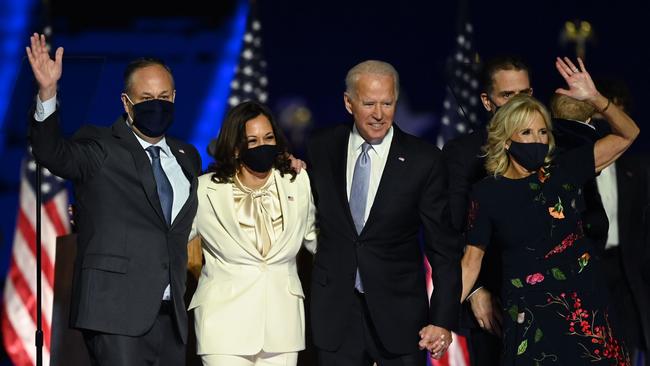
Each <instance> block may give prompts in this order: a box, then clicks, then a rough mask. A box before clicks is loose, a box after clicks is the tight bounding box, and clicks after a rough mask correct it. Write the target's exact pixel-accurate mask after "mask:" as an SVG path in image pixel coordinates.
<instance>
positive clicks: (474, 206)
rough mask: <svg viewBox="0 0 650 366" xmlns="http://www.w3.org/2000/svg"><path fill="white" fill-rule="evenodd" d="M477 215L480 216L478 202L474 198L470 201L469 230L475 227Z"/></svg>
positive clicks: (468, 211)
mask: <svg viewBox="0 0 650 366" xmlns="http://www.w3.org/2000/svg"><path fill="white" fill-rule="evenodd" d="M476 216H478V202H477V201H475V200H472V201H471V202H470V203H469V210H467V230H468V231H469V230H470V229H473V228H474V224H475V223H476Z"/></svg>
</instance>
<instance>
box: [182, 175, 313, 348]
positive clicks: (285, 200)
mask: <svg viewBox="0 0 650 366" xmlns="http://www.w3.org/2000/svg"><path fill="white" fill-rule="evenodd" d="M211 175H212V174H210V173H208V174H204V175H202V176H201V177H199V187H198V192H197V193H198V201H199V207H198V211H197V213H196V217H195V219H194V224H193V226H192V232H191V233H190V239H192V238H193V237H194V236H196V235H200V236H201V246H202V249H203V257H204V258H205V265H204V266H203V269H202V270H201V276H200V278H199V284H198V288H197V289H196V292H195V293H194V296H193V297H192V302H191V303H190V306H189V310H191V309H194V319H195V320H194V327H195V330H196V337H197V346H198V350H197V351H198V352H197V353H198V354H199V355H205V354H232V355H254V354H257V353H259V352H260V351H261V350H264V351H265V352H296V351H299V350H302V349H304V348H305V311H304V306H303V299H304V297H305V295H304V293H303V291H302V285H301V284H300V279H299V278H298V272H297V269H296V254H297V253H298V250H300V247H301V245H305V247H306V248H307V249H308V250H309V251H311V252H312V253H314V252H315V250H316V229H315V223H314V221H315V207H314V202H313V198H312V195H311V187H310V185H309V177H308V175H307V173H306V172H305V171H304V170H303V171H301V172H300V173H299V174H298V175H297V176H296V179H295V180H294V181H293V182H291V181H290V179H291V176H290V175H287V174H285V176H284V177H281V176H280V173H279V172H278V171H276V170H275V169H274V170H273V175H274V176H275V179H276V182H277V187H278V193H279V197H280V204H281V207H282V215H283V220H284V230H283V232H282V234H280V236H279V237H278V238H277V240H276V241H275V243H273V246H272V247H271V249H270V251H269V253H268V255H267V256H266V258H263V257H262V256H261V255H260V253H259V252H258V250H257V247H256V245H255V243H253V242H252V241H251V239H250V238H249V237H248V236H247V235H246V234H245V233H244V232H243V230H242V229H241V227H240V226H239V222H238V220H237V217H236V213H235V208H234V199H233V194H232V186H231V184H230V183H228V184H219V183H215V182H213V181H212V180H211V179H210V177H211Z"/></svg>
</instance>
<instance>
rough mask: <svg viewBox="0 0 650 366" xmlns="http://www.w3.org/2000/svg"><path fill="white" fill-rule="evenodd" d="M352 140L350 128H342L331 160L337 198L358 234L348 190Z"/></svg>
mask: <svg viewBox="0 0 650 366" xmlns="http://www.w3.org/2000/svg"><path fill="white" fill-rule="evenodd" d="M349 140H350V128H341V133H340V135H339V136H337V138H336V139H335V141H334V146H332V147H331V148H330V149H328V150H329V155H330V157H329V159H328V160H329V161H330V162H331V164H332V177H333V179H334V190H335V191H336V192H335V194H336V196H337V199H338V200H339V201H340V203H341V208H342V210H341V212H343V214H344V215H345V217H346V220H347V222H348V224H349V228H350V230H352V232H353V233H354V234H355V235H356V234H357V229H356V228H355V226H354V219H353V218H352V213H351V212H350V203H349V202H348V190H347V179H346V174H347V166H348V165H347V164H348V143H349Z"/></svg>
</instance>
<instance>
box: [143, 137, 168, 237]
mask: <svg viewBox="0 0 650 366" xmlns="http://www.w3.org/2000/svg"><path fill="white" fill-rule="evenodd" d="M160 149H161V148H160V146H153V145H151V146H149V147H148V148H146V149H145V150H147V152H148V153H149V156H151V168H153V176H154V178H155V179H156V188H157V190H158V198H159V199H160V206H161V207H162V210H163V215H165V220H167V224H168V225H171V222H172V203H173V202H174V190H173V189H172V185H171V183H169V179H168V178H167V175H166V174H165V171H164V170H163V168H162V165H161V164H160Z"/></svg>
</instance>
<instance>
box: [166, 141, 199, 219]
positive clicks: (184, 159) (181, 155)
mask: <svg viewBox="0 0 650 366" xmlns="http://www.w3.org/2000/svg"><path fill="white" fill-rule="evenodd" d="M167 145H169V148H170V149H171V151H172V154H174V157H176V161H177V162H178V164H179V165H180V166H181V169H183V173H184V174H185V177H186V178H187V179H188V180H189V182H190V195H189V196H188V197H187V200H186V201H185V203H183V207H181V210H180V211H179V212H178V214H177V215H176V217H175V218H174V222H172V228H173V227H174V225H175V224H176V223H177V222H180V221H181V219H182V218H183V217H184V216H185V215H186V214H187V212H188V211H189V209H190V207H191V206H192V205H191V203H192V202H194V200H195V198H196V187H197V185H198V179H197V177H196V173H194V170H193V167H192V163H191V162H190V159H189V157H188V156H187V154H186V153H185V152H184V151H183V149H181V148H180V146H179V144H178V143H177V141H176V140H174V139H172V138H167Z"/></svg>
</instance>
